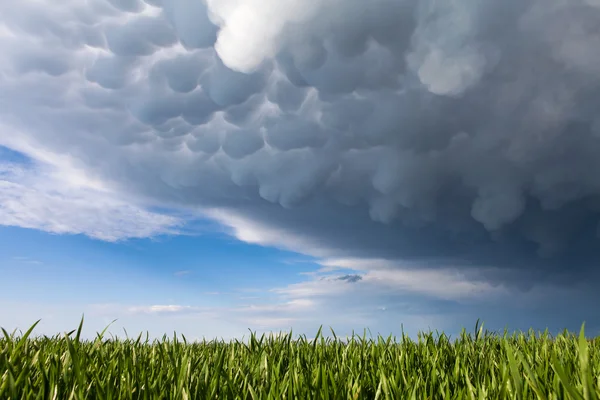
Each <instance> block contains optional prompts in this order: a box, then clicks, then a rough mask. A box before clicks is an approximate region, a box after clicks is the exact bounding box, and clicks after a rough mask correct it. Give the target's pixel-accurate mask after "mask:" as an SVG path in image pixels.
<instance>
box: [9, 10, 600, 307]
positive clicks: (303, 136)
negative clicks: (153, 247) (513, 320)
mask: <svg viewBox="0 0 600 400" xmlns="http://www.w3.org/2000/svg"><path fill="white" fill-rule="evenodd" d="M596 3H597V2H594V1H590V0H587V1H584V0H576V1H572V2H565V1H562V0H526V1H523V0H519V1H516V0H509V1H492V2H489V1H488V2H484V1H479V0H469V1H447V2H438V1H431V0H402V1H396V0H394V1H391V0H379V1H374V2H364V1H358V0H346V1H343V2H342V1H337V0H336V1H328V2H325V1H322V0H311V1H295V2H290V3H289V7H288V6H286V7H282V6H281V5H280V4H279V3H278V2H274V1H269V2H267V3H264V2H257V1H256V0H231V1H227V2H217V1H212V0H207V1H206V2H201V1H192V0H147V1H146V2H141V1H138V0H111V1H104V0H90V1H87V2H80V1H67V2H62V3H61V4H59V5H57V4H54V3H51V2H48V1H42V2H40V1H36V2H33V1H21V2H18V3H15V4H12V3H10V4H9V2H6V1H4V2H0V49H1V50H2V53H3V58H2V60H1V61H0V121H2V123H3V125H4V126H7V127H10V132H18V135H19V138H18V140H17V139H15V138H14V136H11V134H9V133H8V132H9V130H4V129H3V130H1V131H0V145H3V146H6V147H9V148H12V149H13V150H16V151H20V152H23V153H25V154H27V155H28V156H30V157H32V158H38V157H40V156H41V155H46V156H47V157H50V158H53V157H54V158H57V157H62V156H65V155H69V157H71V158H72V159H73V163H74V165H76V166H77V168H79V169H81V170H82V171H85V174H87V175H88V176H93V177H96V178H97V179H98V180H99V181H100V182H104V183H105V184H106V185H109V186H110V187H111V190H114V193H117V195H116V196H118V197H119V198H120V199H124V198H140V199H151V201H152V202H154V203H156V204H163V205H169V206H170V207H178V208H181V209H187V210H198V209H200V210H203V212H204V213H205V215H206V216H208V217H210V218H213V219H216V220H217V221H219V222H221V223H222V224H224V225H225V226H227V227H228V228H229V229H231V233H232V234H233V235H234V236H236V237H237V238H239V239H240V240H243V241H247V242H251V243H257V244H262V245H270V246H277V247H282V248H286V249H289V250H293V251H297V252H300V253H304V254H307V255H310V256H313V257H316V258H318V259H321V260H323V262H325V263H326V262H328V260H334V259H352V260H357V263H358V264H360V266H359V267H353V268H355V269H357V270H360V271H362V273H364V274H365V275H363V277H362V279H361V280H360V281H357V282H354V283H353V284H354V285H357V286H360V285H369V284H370V283H369V282H370V280H371V281H372V280H375V279H379V280H381V281H382V282H387V283H389V284H390V285H392V286H393V285H399V287H402V288H408V289H410V288H414V283H413V282H416V281H418V280H421V279H424V280H433V279H442V281H443V280H444V279H449V278H448V276H449V275H447V271H448V268H450V267H452V269H453V270H455V271H458V275H457V276H460V277H461V278H457V279H459V280H462V281H463V283H459V282H457V283H456V284H454V283H453V284H452V285H455V286H452V285H450V286H448V287H442V286H435V285H432V287H433V289H428V290H430V292H432V293H433V292H435V293H438V294H439V293H442V294H443V296H445V297H452V296H453V293H454V291H456V292H460V293H464V292H466V293H471V292H476V293H479V292H482V293H496V292H497V291H500V292H502V291H503V290H508V291H513V290H516V291H521V292H523V291H525V292H530V293H534V292H536V290H537V291H539V290H541V289H540V288H546V290H551V289H548V288H558V289H556V290H563V289H564V290H567V291H568V290H575V288H576V289H577V291H578V292H579V293H585V294H587V295H588V296H590V297H588V298H592V297H594V296H596V295H595V294H594V293H596V290H594V289H595V288H594V287H593V286H594V285H592V284H591V283H590V282H593V281H594V279H596V278H597V277H598V271H597V264H598V261H599V260H600V240H599V233H598V232H599V224H598V223H599V220H600V179H599V178H598V174H597V173H596V171H597V170H598V167H599V166H598V160H599V159H600V158H599V157H598V154H600V119H599V118H598V116H597V115H598V113H597V106H596V105H597V104H598V101H599V99H600V78H599V77H600V70H599V67H598V66H599V65H600V59H599V56H598V52H597V51H595V49H597V48H598V43H600V36H599V34H598V32H597V30H596V29H595V27H596V26H597V25H598V24H599V23H600V7H598V4H596ZM265 4H267V5H268V6H265ZM54 158H53V159H54ZM11 182H12V183H9V184H11V185H23V183H22V182H18V181H17V180H15V179H13V181H11ZM7 190H8V189H7ZM10 190H11V191H13V189H12V186H11V189H10ZM27 190H29V189H27ZM18 191H20V192H21V193H23V194H22V197H23V199H25V198H26V197H27V193H26V192H27V191H26V190H25V189H18ZM41 198H42V199H45V200H44V201H47V202H48V203H49V204H51V203H52V201H53V200H52V199H51V198H50V197H49V196H46V197H45V196H42V197H41ZM7 201H8V200H6V199H5V198H3V200H2V202H3V203H5V202H7ZM111 201H112V200H111ZM107 204H108V205H106V204H105V205H103V206H102V207H106V208H107V209H111V207H113V206H112V205H111V204H113V203H110V202H108V203H107ZM140 204H141V203H140ZM131 207H138V206H131ZM139 207H141V206H139ZM119 209H121V205H119ZM125 209H127V207H125ZM130 210H133V209H130ZM135 210H138V209H135ZM11 212H12V213H13V214H14V216H13V217H12V218H13V220H14V221H16V222H14V223H15V224H21V225H26V224H25V223H24V222H19V221H20V220H19V218H20V217H19V215H20V213H23V212H24V210H22V211H18V210H17V211H11ZM126 212H131V213H133V211H126ZM135 212H136V213H137V212H138V211H135ZM139 212H141V213H142V214H141V215H143V216H144V217H143V218H142V219H141V222H140V224H141V225H147V226H149V228H147V230H146V231H143V232H142V234H143V235H145V236H151V235H152V234H154V233H155V232H161V231H168V230H169V229H170V228H169V227H171V226H174V225H176V224H177V221H175V220H172V219H169V218H170V217H169V216H167V215H158V214H153V213H149V212H148V214H144V212H145V211H144V212H142V211H139ZM124 218H127V217H126V216H125V217H124ZM44 224H48V221H40V222H39V223H36V224H35V226H33V227H37V228H40V229H46V228H44V226H46V225H44ZM52 229H55V230H58V231H60V229H58V228H52ZM125 229H126V228H125ZM136 229H137V228H136ZM64 231H79V232H83V233H86V234H90V235H92V236H93V231H92V230H91V229H89V228H88V227H79V228H73V229H66V230H64ZM119 235H121V236H123V237H127V236H135V235H136V233H130V232H124V233H123V232H122V233H120V234H119ZM96 237H99V238H103V237H102V235H96ZM105 238H108V239H110V235H108V236H107V237H105ZM373 260H386V262H387V263H388V264H389V265H386V266H377V265H378V264H377V263H374V264H373V263H372V261H373ZM407 265H410V266H411V267H410V268H409V269H408V270H407V269H406V268H407V267H406V266H407ZM415 266H417V267H415ZM414 268H417V270H419V271H421V272H414ZM406 271H412V272H406ZM418 273H421V274H424V275H422V276H421V275H415V274H418ZM369 274H371V275H369ZM410 274H413V275H410ZM428 274H429V275H428ZM445 274H446V275H445ZM376 277H378V278H376ZM342 283H348V282H342ZM436 287H437V289H435V288H436ZM332 290H333V289H332ZM397 290H399V289H397ZM410 290H413V289H410ZM552 290H553V289H552ZM444 293H445V294H444ZM536 296H537V295H536ZM583 297H585V296H583ZM583 297H582V298H583ZM594 298H595V297H594ZM586 312H588V313H592V311H591V310H588V311H586ZM586 315H592V314H586ZM593 315H595V316H597V314H593Z"/></svg>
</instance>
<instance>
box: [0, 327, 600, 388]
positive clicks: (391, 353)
mask: <svg viewBox="0 0 600 400" xmlns="http://www.w3.org/2000/svg"><path fill="white" fill-rule="evenodd" d="M82 323H83V321H82ZM34 327H35V325H34V326H33V327H32V328H31V329H30V330H29V331H27V332H26V333H25V334H22V335H19V336H17V335H16V334H15V333H13V334H12V335H11V334H8V333H7V332H6V331H4V330H3V333H4V337H3V338H2V339H0V399H471V400H479V399H585V400H588V399H599V398H600V351H599V347H600V338H596V339H593V340H589V339H586V338H585V335H584V329H583V327H582V329H581V333H580V334H579V335H576V334H571V333H568V332H566V331H565V332H564V333H562V334H560V335H558V336H556V337H551V336H550V335H549V334H548V333H547V332H544V333H540V334H536V333H535V332H533V331H530V332H528V333H518V334H516V333H515V334H512V335H508V334H507V333H504V334H503V335H499V334H494V333H490V332H487V331H483V329H482V327H480V328H479V329H478V328H477V326H476V328H475V334H468V333H466V331H464V330H463V332H462V333H461V335H460V337H459V338H457V340H450V339H449V338H448V337H447V336H445V335H444V334H439V335H438V334H436V335H434V334H433V333H426V334H420V335H419V337H418V340H416V341H412V340H410V339H409V338H408V337H406V336H404V335H403V336H402V337H401V338H400V339H398V340H396V339H394V338H391V337H390V338H382V337H378V338H376V339H370V338H367V337H366V336H361V337H358V336H354V337H353V338H351V339H350V340H347V341H342V340H339V339H337V338H336V337H335V333H333V332H332V335H331V337H329V336H328V337H325V336H324V335H323V334H322V333H321V331H320V330H319V332H318V334H317V337H316V339H313V340H309V339H306V337H300V338H297V339H293V338H292V336H291V335H285V336H279V337H265V336H262V337H257V336H256V335H254V334H252V335H251V337H250V338H249V340H246V341H234V342H231V343H226V342H222V341H210V342H208V341H205V342H201V343H188V342H187V341H186V339H185V337H182V338H181V339H179V338H178V337H176V336H174V337H172V338H167V337H163V339H162V340H155V341H149V340H148V339H147V337H146V339H145V340H144V337H143V336H141V335H140V336H139V337H138V338H137V339H126V340H116V339H106V338H104V337H103V333H104V332H103V333H102V334H98V335H97V339H96V340H94V341H83V340H80V334H81V327H82V325H80V326H79V329H77V330H75V331H72V332H69V333H67V334H65V335H63V336H56V337H32V336H31V332H32V330H33V328H34Z"/></svg>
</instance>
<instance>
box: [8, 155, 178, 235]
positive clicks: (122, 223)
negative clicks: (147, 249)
mask: <svg viewBox="0 0 600 400" xmlns="http://www.w3.org/2000/svg"><path fill="white" fill-rule="evenodd" d="M0 224H2V225H6V226H16V227H21V228H31V229H39V230H42V231H46V232H50V233H57V234H85V235H87V236H90V237H92V238H95V239H101V240H105V241H118V240H123V239H128V238H144V237H152V236H156V235H161V234H175V233H178V228H179V227H180V226H181V225H182V221H180V220H179V219H178V218H176V217H173V216H169V215H163V214H159V213H155V212H151V211H147V210H145V209H144V208H143V207H141V206H140V205H137V204H135V203H133V204H132V203H130V202H127V201H125V200H124V199H122V197H121V196H120V195H118V194H117V193H114V192H111V191H110V190H109V189H108V188H106V187H102V186H100V183H99V182H98V181H94V180H92V179H90V180H89V181H88V180H87V179H85V176H82V175H81V171H78V170H74V169H66V168H64V166H63V168H55V167H54V166H52V165H48V164H45V163H38V162H35V161H34V164H33V165H24V164H15V163H8V162H3V161H1V160H0Z"/></svg>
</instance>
